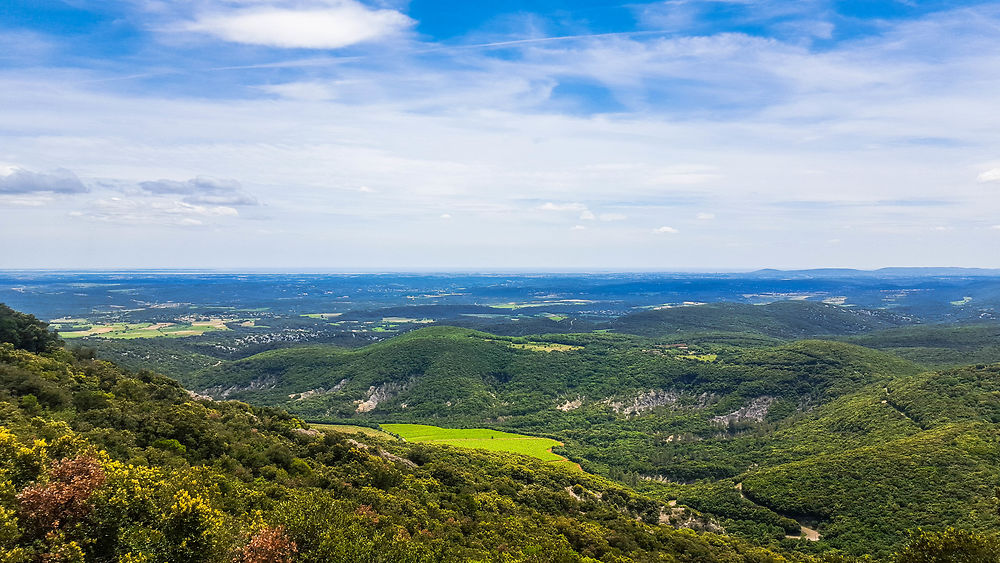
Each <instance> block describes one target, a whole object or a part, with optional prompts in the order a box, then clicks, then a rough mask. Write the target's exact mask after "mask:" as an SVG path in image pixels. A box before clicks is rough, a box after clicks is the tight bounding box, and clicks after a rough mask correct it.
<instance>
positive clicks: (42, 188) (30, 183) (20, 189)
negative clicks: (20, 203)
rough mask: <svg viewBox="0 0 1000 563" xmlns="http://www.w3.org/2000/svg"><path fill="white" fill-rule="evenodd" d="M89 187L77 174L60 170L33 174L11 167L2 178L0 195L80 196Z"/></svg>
mask: <svg viewBox="0 0 1000 563" xmlns="http://www.w3.org/2000/svg"><path fill="white" fill-rule="evenodd" d="M86 191H88V190H87V187H86V186H84V185H83V182H81V181H80V179H79V178H77V177H76V174H74V173H72V172H70V171H69V170H66V169H64V168H60V169H58V170H55V171H53V172H51V173H43V172H32V171H30V170H25V169H23V168H16V167H9V169H8V171H7V173H6V174H5V175H3V176H0V194H28V193H36V192H44V193H56V194H78V193H83V192H86Z"/></svg>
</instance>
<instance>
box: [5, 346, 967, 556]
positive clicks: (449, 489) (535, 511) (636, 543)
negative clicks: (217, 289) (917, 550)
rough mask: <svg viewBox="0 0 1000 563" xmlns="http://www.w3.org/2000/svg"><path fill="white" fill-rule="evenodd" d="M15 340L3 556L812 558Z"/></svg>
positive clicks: (523, 474)
mask: <svg viewBox="0 0 1000 563" xmlns="http://www.w3.org/2000/svg"><path fill="white" fill-rule="evenodd" d="M19 342H23V340H21V341H19ZM19 346H20V345H15V344H14V343H12V342H3V343H0V413H2V414H0V420H2V425H0V451H2V452H3V455H0V491H3V494H2V495H0V560H3V561H9V562H14V561H162V562H171V563H173V562H196V561H219V562H221V561H243V562H249V561H253V562H265V561H267V562H277V561H293V560H294V561H312V562H329V561H386V562H389V561H393V562H395V561H467V560H483V561H485V560H496V561H501V560H502V561H587V560H590V561H593V560H601V561H619V562H625V561H664V560H666V561H746V562H751V561H753V562H759V561H775V562H778V561H803V562H804V561H818V560H817V559H814V558H812V557H810V556H808V555H804V554H795V553H785V554H779V553H777V552H774V551H771V550H769V549H766V548H763V547H759V546H755V545H753V544H751V543H749V542H746V541H742V540H739V539H735V538H731V537H726V536H722V535H718V534H713V533H705V532H698V531H695V530H694V529H692V528H696V529H706V530H716V531H721V529H719V528H718V527H717V525H716V524H714V523H713V522H711V521H710V520H709V519H707V518H705V517H703V516H701V515H699V514H698V513H697V512H696V511H693V510H691V509H687V508H683V507H669V506H668V505H667V504H665V503H663V502H661V501H659V500H657V499H655V498H652V497H650V496H647V495H642V494H637V493H635V492H632V491H630V490H629V489H628V488H626V487H624V486H622V485H619V484H615V483H613V482H610V481H608V480H606V479H603V478H601V477H597V476H593V475H588V474H585V473H583V472H580V471H576V470H573V469H569V468H563V467H558V466H556V465H553V464H547V463H544V462H542V461H540V460H535V459H532V458H530V457H526V456H518V455H510V454H505V455H500V454H494V453H489V452H480V451H477V450H469V449H459V448H451V447H447V446H434V445H426V444H407V443H404V442H400V441H396V440H383V439H379V438H376V437H372V436H366V435H364V434H360V433H359V434H355V435H354V436H353V437H352V436H350V435H347V434H343V433H340V432H322V431H318V430H315V429H311V428H309V427H308V425H307V424H305V423H303V422H302V421H301V420H299V419H297V418H295V417H293V416H290V415H288V414H287V413H285V412H284V411H280V410H274V409H271V408H267V407H253V406H250V405H247V404H245V403H239V402H232V401H222V402H213V401H206V400H198V399H195V398H193V397H192V396H191V395H190V394H189V393H188V392H186V391H185V390H184V389H183V388H181V387H180V386H179V385H178V384H177V383H175V382H174V381H172V380H170V379H167V378H165V377H162V376H159V375H155V374H153V373H150V372H138V373H137V372H128V371H124V370H122V369H120V368H118V367H116V366H114V365H112V364H109V363H106V362H102V361H95V360H91V359H85V358H79V357H75V356H73V355H72V354H70V353H68V352H66V351H65V350H62V349H58V348H55V349H52V350H49V351H47V352H44V353H42V354H38V353H34V352H31V351H28V350H25V349H23V348H21V347H19ZM681 527H685V529H679V528H681ZM976 541H979V540H976Z"/></svg>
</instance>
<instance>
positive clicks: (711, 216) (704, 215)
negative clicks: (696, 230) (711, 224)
mask: <svg viewBox="0 0 1000 563" xmlns="http://www.w3.org/2000/svg"><path fill="white" fill-rule="evenodd" d="M695 219H697V220H699V221H711V220H712V219H715V213H704V212H703V213H699V214H697V215H695Z"/></svg>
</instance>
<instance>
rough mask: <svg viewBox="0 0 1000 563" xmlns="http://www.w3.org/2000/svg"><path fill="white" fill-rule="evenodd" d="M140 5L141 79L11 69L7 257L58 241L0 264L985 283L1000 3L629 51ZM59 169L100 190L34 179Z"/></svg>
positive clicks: (393, 18)
mask: <svg viewBox="0 0 1000 563" xmlns="http://www.w3.org/2000/svg"><path fill="white" fill-rule="evenodd" d="M139 4H141V5H142V6H143V7H144V9H143V10H138V11H135V12H131V13H127V14H124V15H122V14H119V15H122V17H123V20H122V21H132V22H139V23H137V24H136V26H137V27H136V29H140V30H145V33H146V34H147V35H142V36H141V39H142V41H144V43H143V44H142V46H141V48H137V49H135V51H134V52H130V54H129V56H121V57H114V56H108V55H107V53H105V52H103V51H101V52H99V53H98V54H96V55H94V58H93V60H88V59H87V58H86V56H84V55H82V54H81V55H77V54H73V56H70V55H71V54H72V53H69V51H68V50H69V49H70V48H71V47H74V45H73V43H72V42H71V41H69V40H68V39H67V40H65V41H64V43H65V45H67V46H66V47H64V48H65V49H67V51H60V45H61V44H62V43H61V42H60V38H59V37H47V38H45V45H46V48H45V49H34V50H32V51H31V53H27V51H26V52H25V56H24V57H18V58H16V60H18V61H25V60H30V61H35V63H34V64H33V65H29V64H27V63H18V65H20V66H18V65H12V66H11V67H10V68H6V69H4V70H0V118H2V119H3V123H4V124H5V128H4V130H3V131H2V132H0V160H2V161H3V162H13V163H18V164H19V165H23V166H24V167H25V170H20V169H19V170H16V171H15V170H11V171H9V173H8V174H7V175H5V176H2V177H0V206H2V205H5V204H9V205H17V206H19V207H18V211H19V212H18V214H16V216H15V217H12V218H11V219H10V220H9V221H6V222H4V223H3V224H2V225H0V236H2V237H12V236H16V235H17V233H18V232H21V231H23V230H24V229H25V228H28V227H30V226H32V225H38V224H45V225H48V226H52V229H53V231H54V232H58V233H61V235H62V236H56V235H55V234H53V240H52V242H51V245H50V246H48V247H46V252H41V253H34V254H29V253H27V252H25V253H22V254H8V255H7V256H6V257H5V258H4V259H5V260H7V261H8V264H6V265H18V266H30V265H48V266H59V265H65V266H72V265H74V264H71V263H70V262H69V261H72V260H75V259H77V257H78V256H81V254H80V252H81V249H85V248H90V247H93V246H96V247H101V246H107V247H113V248H117V250H118V251H117V252H107V253H105V255H104V256H106V257H107V256H111V257H124V258H122V259H123V260H128V261H129V264H127V265H150V266H156V265H160V266H164V265H176V266H192V265H208V266H226V265H230V266H237V267H238V266H251V265H253V266H261V267H278V266H285V267H295V266H310V265H311V266H330V267H339V266H343V267H345V268H346V267H358V268H405V267H442V268H446V267H468V268H494V267H529V268H542V269H546V268H558V267H566V268H571V267H576V268H584V269H586V268H619V269H633V268H641V269H677V268H699V269H706V268H708V269H711V268H718V267H731V268H742V267H748V268H755V267H761V266H775V267H782V266H787V267H807V266H830V265H843V266H862V267H877V266H883V265H900V264H902V265H920V264H925V265H933V264H941V263H948V264H959V265H962V264H964V265H979V266H988V265H991V264H990V263H989V262H990V261H991V260H993V258H992V257H990V256H987V255H986V254H985V253H982V252H981V251H978V250H976V249H981V248H989V247H992V245H995V244H997V242H998V240H997V238H996V237H997V234H998V231H997V230H996V229H993V228H991V227H993V226H994V225H995V224H996V217H997V216H998V215H1000V191H997V190H995V189H993V186H994V185H995V183H996V182H1000V174H998V173H997V170H1000V169H998V168H997V167H998V163H1000V160H998V159H1000V154H997V147H996V131H997V130H1000V114H998V113H997V112H996V111H995V106H996V101H995V94H994V92H996V91H1000V44H998V43H997V41H996V29H997V27H998V26H1000V9H998V8H997V7H996V6H991V5H988V4H987V5H980V6H975V7H967V8H963V9H956V10H939V11H924V12H920V13H919V14H916V15H913V16H908V17H905V18H904V17H900V18H895V19H893V18H882V19H879V20H878V21H877V22H876V21H873V22H871V23H869V24H867V27H865V26H862V25H861V24H859V23H857V20H858V18H856V17H853V16H850V17H849V16H847V15H841V14H838V13H837V10H836V6H834V5H833V4H832V3H829V2H818V1H817V2H813V1H810V2H807V3H794V4H795V6H792V5H791V4H789V3H779V2H770V1H765V2H748V3H728V4H727V7H728V11H726V13H727V14H729V15H728V16H727V17H729V18H730V20H724V21H723V24H720V23H718V22H719V18H718V17H717V14H715V12H713V10H716V9H717V8H719V6H718V5H719V3H712V2H672V3H662V2H658V3H655V4H654V3H650V4H646V5H641V3H640V5H634V6H630V7H628V8H623V9H627V10H631V12H629V13H633V14H634V15H635V18H636V23H635V24H634V25H633V26H632V27H630V28H627V29H625V30H624V31H621V32H616V31H614V30H612V32H611V33H608V32H607V31H608V30H607V29H592V28H591V27H590V26H589V24H588V22H587V21H586V20H585V19H580V20H575V21H571V22H570V23H565V19H566V18H562V19H560V18H556V17H547V16H546V15H545V14H504V17H503V18H499V17H498V18H496V19H495V20H493V21H490V22H487V23H484V24H483V25H482V26H481V27H478V28H475V29H466V30H463V31H462V33H458V34H455V35H454V36H447V37H429V36H427V35H426V33H428V32H426V31H425V29H426V28H425V27H424V26H423V23H425V22H422V21H421V22H419V23H420V24H421V27H420V28H417V27H416V26H417V23H418V20H419V19H420V18H419V17H418V15H416V14H415V13H410V14H409V15H404V14H403V11H404V10H406V9H407V8H406V6H407V3H406V2H402V1H399V2H383V3H381V4H379V5H375V4H361V3H359V2H355V1H344V2H310V1H302V2H293V1H269V0H241V1H232V2H222V1H214V0H213V1H211V2H208V1H205V2H197V3H149V2H144V3H139ZM139 4H136V5H139ZM116 5H117V4H116ZM129 5H132V4H129ZM416 5H417V4H416V3H414V4H413V6H416ZM713 6H714V8H713ZM153 7H158V9H159V10H160V11H155V10H153V9H152V8H153ZM414 9H415V8H414ZM709 15H711V16H712V17H709ZM265 16H266V17H267V18H268V21H269V22H275V23H274V25H271V24H270V23H269V24H268V25H261V24H260V22H261V21H262V18H264V17H265ZM425 17H427V16H426V15H425ZM567 17H569V16H567ZM569 19H572V18H569ZM332 20H336V25H334V23H333V21H332ZM430 23H433V22H430ZM313 24H315V25H313ZM852 26H853V27H852ZM431 27H433V26H431ZM862 27H863V29H862ZM178 29H184V30H187V31H186V32H185V33H182V34H180V35H177V34H176V33H168V32H176V30H178ZM418 29H419V32H420V33H423V34H425V35H417V32H418ZM748 29H752V30H755V31H754V32H753V33H751V32H748V31H747V30H748ZM21 33H22V35H23V34H24V33H26V32H21ZM137 33H138V32H137ZM136 41H137V42H139V40H138V39H137V40H136ZM121 48H122V49H125V47H123V46H122V47H121ZM303 49H308V50H309V51H303ZM315 49H321V50H330V49H336V51H331V52H322V53H317V52H315ZM46 53H52V57H53V59H51V60H47V59H45V57H46V56H48V55H46ZM12 60H14V59H12ZM53 167H65V168H68V169H70V170H73V171H74V172H76V173H77V174H79V175H80V178H83V179H84V180H83V181H81V180H80V179H79V178H77V177H76V176H75V175H73V174H72V173H69V172H58V173H37V172H28V171H26V170H52V168H53ZM150 178H167V179H166V180H150ZM88 188H89V190H90V191H89V192H87V190H88ZM85 192H86V193H85ZM60 194H79V195H78V196H76V197H56V196H57V195H60ZM258 198H259V201H261V202H264V203H265V204H266V205H261V204H259V202H258ZM83 221H88V222H87V223H83ZM81 226H85V227H86V228H85V229H82V228H81ZM189 227H196V228H189ZM193 231H197V232H198V233H199V238H187V237H193V235H190V234H189V233H190V232H193ZM122 232H128V233H129V237H122V236H121V233H122ZM80 233H83V235H82V236H85V237H91V238H90V239H89V240H85V239H82V238H80V237H81V235H80ZM69 234H72V235H73V236H67V235H69ZM656 235H663V236H656ZM126 239H127V240H129V241H134V242H130V243H129V244H132V245H134V247H135V248H139V247H140V246H141V247H142V248H143V249H145V251H144V252H142V253H139V252H138V251H137V250H136V251H131V250H130V249H131V248H132V247H127V246H125V244H126V243H125V242H123V241H124V240H126ZM833 240H836V241H838V242H837V243H836V244H832V243H831V242H830V241H833ZM873 241H877V243H875V242H873ZM74 244H79V245H81V246H80V247H79V248H74V247H73V245H74ZM116 245H120V246H116ZM247 248H252V249H253V250H252V251H251V250H246V249H247ZM680 248H684V249H695V248H696V249H698V250H697V252H666V251H665V250H670V249H680ZM134 255H139V256H141V258H130V257H131V256H134ZM220 257H225V258H224V260H228V261H229V262H220V260H221V259H220ZM98 258H99V259H105V258H100V257H98ZM159 259H162V260H165V261H168V262H169V263H154V262H155V260H159ZM143 260H150V261H151V262H143ZM43 262H44V264H43ZM3 265H5V264H0V266H3ZM108 265H109V266H121V265H123V264H110V263H109V264H108Z"/></svg>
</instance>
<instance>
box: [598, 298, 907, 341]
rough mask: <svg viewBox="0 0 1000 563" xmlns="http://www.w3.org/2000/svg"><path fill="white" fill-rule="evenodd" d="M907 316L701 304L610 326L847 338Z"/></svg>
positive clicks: (650, 331)
mask: <svg viewBox="0 0 1000 563" xmlns="http://www.w3.org/2000/svg"><path fill="white" fill-rule="evenodd" d="M915 322H916V319H915V318H914V317H912V316H906V315H897V314H894V313H891V312H888V311H885V310H880V309H855V308H848V307H840V306H837V305H831V304H827V303H815V302H809V301H775V302H774V303H769V304H767V305H750V304H747V303H706V304H702V305H686V306H678V307H664V308H658V309H653V310H649V311H642V312H638V313H630V314H628V315H624V316H622V317H619V318H617V319H615V320H614V321H612V322H611V326H612V328H613V329H614V330H615V331H616V332H622V333H627V334H638V335H642V336H651V337H657V336H666V335H670V334H677V333H691V332H740V333H755V334H763V335H767V336H772V337H776V338H808V337H815V336H830V335H848V334H859V333H865V332H870V331H873V330H878V329H885V328H892V327H898V326H906V325H910V324H914V323H915Z"/></svg>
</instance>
